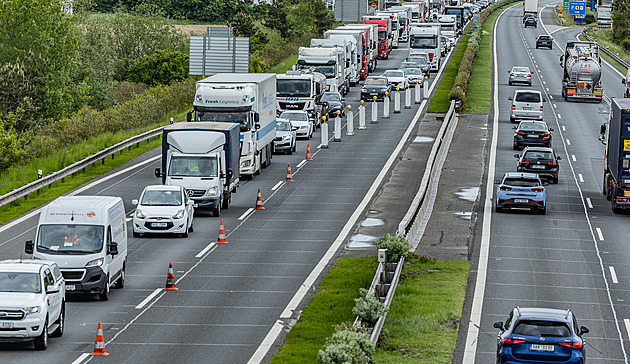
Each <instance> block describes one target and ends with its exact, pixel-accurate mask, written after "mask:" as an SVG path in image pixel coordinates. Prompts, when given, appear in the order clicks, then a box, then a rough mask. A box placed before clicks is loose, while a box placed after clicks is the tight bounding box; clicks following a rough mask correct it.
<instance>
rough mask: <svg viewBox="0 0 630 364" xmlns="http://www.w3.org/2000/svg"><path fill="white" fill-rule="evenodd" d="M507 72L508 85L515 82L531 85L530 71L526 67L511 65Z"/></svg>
mask: <svg viewBox="0 0 630 364" xmlns="http://www.w3.org/2000/svg"><path fill="white" fill-rule="evenodd" d="M508 73H509V74H510V77H509V78H508V85H510V86H512V84H514V83H517V82H520V83H526V84H528V85H530V86H531V85H532V72H531V71H530V70H529V68H528V67H512V69H511V70H509V71H508Z"/></svg>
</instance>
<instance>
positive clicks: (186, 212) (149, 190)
mask: <svg viewBox="0 0 630 364" xmlns="http://www.w3.org/2000/svg"><path fill="white" fill-rule="evenodd" d="M131 203H132V204H133V205H135V206H137V207H136V211H135V212H134V214H133V236H135V237H138V236H140V234H145V233H155V234H179V235H181V236H183V237H188V233H189V232H192V231H193V230H194V229H195V217H194V204H195V202H194V201H193V200H191V199H189V198H188V195H187V194H186V190H185V189H184V187H182V186H165V185H152V186H147V187H145V188H144V191H142V194H141V195H140V200H132V201H131Z"/></svg>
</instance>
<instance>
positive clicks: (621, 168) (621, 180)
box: [599, 97, 630, 214]
mask: <svg viewBox="0 0 630 364" xmlns="http://www.w3.org/2000/svg"><path fill="white" fill-rule="evenodd" d="M600 133H601V135H600V137H599V140H601V141H602V143H604V144H605V145H606V152H605V154H604V183H603V188H602V192H603V194H604V195H605V196H606V199H607V200H609V201H610V203H611V205H612V210H613V212H614V213H615V214H618V213H621V212H624V211H630V99H626V98H616V97H613V98H612V99H611V103H610V118H609V120H608V125H606V124H603V125H602V126H601V131H600Z"/></svg>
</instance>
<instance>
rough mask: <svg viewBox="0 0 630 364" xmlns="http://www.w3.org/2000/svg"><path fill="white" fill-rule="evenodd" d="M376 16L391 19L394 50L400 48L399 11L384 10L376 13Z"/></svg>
mask: <svg viewBox="0 0 630 364" xmlns="http://www.w3.org/2000/svg"><path fill="white" fill-rule="evenodd" d="M375 14H376V15H385V16H388V17H389V20H390V23H391V25H392V33H391V34H392V48H398V43H399V42H400V30H399V29H400V18H399V16H398V11H394V10H384V11H377V12H375Z"/></svg>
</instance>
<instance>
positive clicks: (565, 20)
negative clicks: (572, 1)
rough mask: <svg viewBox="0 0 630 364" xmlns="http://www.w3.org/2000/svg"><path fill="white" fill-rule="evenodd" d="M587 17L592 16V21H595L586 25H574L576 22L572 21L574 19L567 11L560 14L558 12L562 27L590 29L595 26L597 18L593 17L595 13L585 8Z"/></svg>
mask: <svg viewBox="0 0 630 364" xmlns="http://www.w3.org/2000/svg"><path fill="white" fill-rule="evenodd" d="M589 15H591V16H593V19H594V20H595V21H593V22H590V23H588V24H585V23H576V22H574V21H573V19H574V17H573V15H569V11H568V10H565V11H564V12H562V13H561V12H559V11H558V16H559V17H560V18H562V25H563V26H565V27H592V26H597V18H595V17H594V16H595V11H591V10H590V7H588V6H587V9H586V16H587V17H588V16H589ZM589 18H590V17H589Z"/></svg>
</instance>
